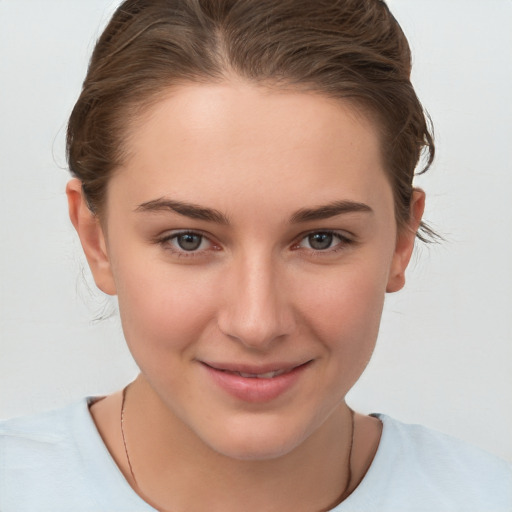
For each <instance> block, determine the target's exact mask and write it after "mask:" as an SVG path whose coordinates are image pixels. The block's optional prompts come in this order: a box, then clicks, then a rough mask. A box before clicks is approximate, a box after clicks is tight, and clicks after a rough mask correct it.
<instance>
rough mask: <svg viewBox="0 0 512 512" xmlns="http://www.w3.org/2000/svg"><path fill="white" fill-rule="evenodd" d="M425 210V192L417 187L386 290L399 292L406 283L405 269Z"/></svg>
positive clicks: (398, 236)
mask: <svg viewBox="0 0 512 512" xmlns="http://www.w3.org/2000/svg"><path fill="white" fill-rule="evenodd" d="M424 210H425V192H423V190H421V189H419V188H416V189H414V190H413V193H412V200H411V215H410V220H409V223H408V224H407V225H406V226H404V227H402V228H401V230H400V232H399V233H398V235H397V240H396V247H395V253H394V255H393V261H392V264H391V269H390V273H389V278H388V284H387V287H386V291H387V292H388V293H391V292H397V291H398V290H401V289H402V288H403V287H404V285H405V269H406V268H407V265H408V264H409V260H410V259H411V255H412V250H413V249H414V242H415V240H416V232H417V231H418V228H419V227H420V222H421V217H422V216H423V211H424Z"/></svg>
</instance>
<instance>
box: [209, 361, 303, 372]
mask: <svg viewBox="0 0 512 512" xmlns="http://www.w3.org/2000/svg"><path fill="white" fill-rule="evenodd" d="M309 362H311V360H308V361H302V362H297V363H290V362H273V363H266V364H245V363H224V362H213V361H201V363H203V364H205V365H206V366H209V367H210V368H213V369H214V370H220V371H227V372H239V373H251V374H253V375H261V374H264V373H269V372H277V371H285V372H288V371H291V370H293V369H294V368H297V367H298V366H303V365H305V364H307V363H309Z"/></svg>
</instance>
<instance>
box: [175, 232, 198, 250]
mask: <svg viewBox="0 0 512 512" xmlns="http://www.w3.org/2000/svg"><path fill="white" fill-rule="evenodd" d="M203 238H204V237H203V235H199V234H198V233H180V234H179V235H175V236H174V238H172V239H171V241H172V242H174V244H176V245H177V246H178V247H179V248H180V249H183V250H184V251H197V250H198V249H199V248H200V247H201V245H202V244H203Z"/></svg>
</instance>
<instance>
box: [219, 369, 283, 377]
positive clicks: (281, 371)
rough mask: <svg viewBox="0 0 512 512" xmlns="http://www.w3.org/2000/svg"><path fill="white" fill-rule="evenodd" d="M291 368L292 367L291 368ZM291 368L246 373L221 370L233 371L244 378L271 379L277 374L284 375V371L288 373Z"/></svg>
mask: <svg viewBox="0 0 512 512" xmlns="http://www.w3.org/2000/svg"><path fill="white" fill-rule="evenodd" d="M292 370H293V368H292ZM292 370H276V371H273V372H266V373H246V372H236V371H229V370H221V371H224V372H227V373H233V374H235V375H240V377H244V378H246V379H272V378H274V377H277V376H278V375H284V374H285V373H289V372H291V371H292Z"/></svg>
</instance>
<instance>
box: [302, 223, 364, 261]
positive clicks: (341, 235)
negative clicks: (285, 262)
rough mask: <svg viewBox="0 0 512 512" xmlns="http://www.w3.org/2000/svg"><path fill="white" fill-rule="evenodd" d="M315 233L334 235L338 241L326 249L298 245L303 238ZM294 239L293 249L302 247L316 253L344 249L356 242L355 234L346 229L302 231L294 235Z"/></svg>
mask: <svg viewBox="0 0 512 512" xmlns="http://www.w3.org/2000/svg"><path fill="white" fill-rule="evenodd" d="M317 233H322V234H329V235H333V236H334V237H336V238H338V239H339V243H337V244H336V245H334V246H333V247H330V248H328V249H313V248H307V247H301V246H300V244H301V243H302V241H303V240H305V239H306V238H308V237H309V236H311V235H315V234H317ZM295 240H296V241H295V242H294V243H293V245H292V248H293V249H295V250H302V249H303V250H305V251H309V252H310V253H313V254H318V255H321V254H329V253H333V252H337V251H339V250H344V249H347V246H350V245H354V244H356V243H357V240H356V238H355V235H353V234H352V233H348V232H347V231H344V230H337V229H313V230H309V231H306V232H304V233H301V234H300V235H299V236H298V237H296V239H295Z"/></svg>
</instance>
